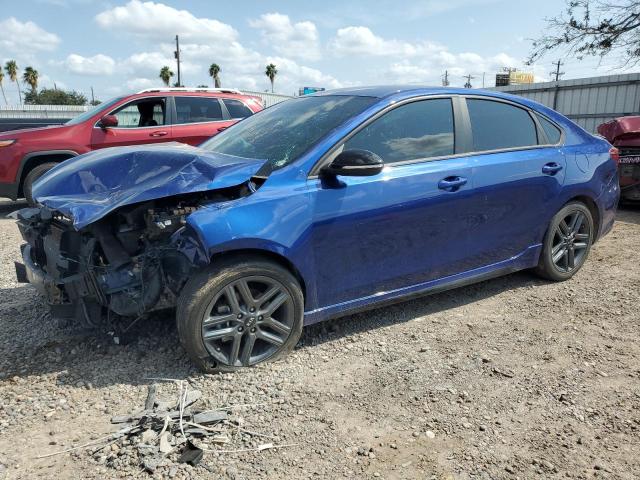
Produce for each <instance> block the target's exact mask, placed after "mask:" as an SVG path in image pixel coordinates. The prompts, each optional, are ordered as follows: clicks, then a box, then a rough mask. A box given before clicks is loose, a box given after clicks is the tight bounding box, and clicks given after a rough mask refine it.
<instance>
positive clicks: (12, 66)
mask: <svg viewBox="0 0 640 480" xmlns="http://www.w3.org/2000/svg"><path fill="white" fill-rule="evenodd" d="M4 69H5V71H6V72H7V75H9V79H10V80H11V81H12V82H16V86H17V87H18V98H19V99H20V103H22V93H20V85H19V84H18V64H17V63H16V61H15V60H8V61H7V63H5V65H4Z"/></svg>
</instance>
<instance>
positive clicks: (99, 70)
mask: <svg viewBox="0 0 640 480" xmlns="http://www.w3.org/2000/svg"><path fill="white" fill-rule="evenodd" d="M63 65H64V66H65V67H66V68H67V69H68V70H69V71H70V72H72V73H75V74H77V75H111V74H112V73H113V71H114V68H115V66H116V62H115V60H114V59H113V58H111V57H109V56H107V55H103V54H101V53H99V54H97V55H94V56H93V57H83V56H82V55H78V54H76V53H72V54H71V55H69V56H68V57H67V58H66V60H65V61H64V62H63Z"/></svg>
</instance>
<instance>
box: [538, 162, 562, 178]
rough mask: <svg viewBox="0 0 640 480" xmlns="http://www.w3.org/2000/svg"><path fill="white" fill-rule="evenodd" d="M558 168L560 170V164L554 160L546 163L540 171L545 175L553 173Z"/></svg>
mask: <svg viewBox="0 0 640 480" xmlns="http://www.w3.org/2000/svg"><path fill="white" fill-rule="evenodd" d="M560 170H562V165H559V164H557V163H556V162H551V163H547V164H546V165H545V166H544V167H542V173H544V174H545V175H555V174H556V173H558V172H559V171H560Z"/></svg>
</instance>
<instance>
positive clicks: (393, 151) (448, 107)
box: [344, 98, 455, 164]
mask: <svg viewBox="0 0 640 480" xmlns="http://www.w3.org/2000/svg"><path fill="white" fill-rule="evenodd" d="M453 132H454V125H453V107H452V104H451V99H449V98H437V99H433V100H421V101H418V102H412V103H408V104H406V105H402V106H400V107H398V108H396V109H394V110H391V111H390V112H388V113H385V114H384V115H382V116H381V117H380V118H378V119H376V120H374V121H373V122H372V123H370V124H369V125H367V126H366V127H364V128H363V129H362V130H360V131H359V132H358V133H356V134H355V135H354V136H353V137H351V138H350V139H349V140H347V142H346V143H345V145H344V149H345V150H351V149H362V150H369V151H371V152H374V153H376V154H377V155H379V156H380V157H381V158H382V160H384V162H385V163H387V164H389V163H396V162H403V161H407V160H417V159H421V158H430V157H442V156H446V155H453V153H454V150H455V148H454V134H453Z"/></svg>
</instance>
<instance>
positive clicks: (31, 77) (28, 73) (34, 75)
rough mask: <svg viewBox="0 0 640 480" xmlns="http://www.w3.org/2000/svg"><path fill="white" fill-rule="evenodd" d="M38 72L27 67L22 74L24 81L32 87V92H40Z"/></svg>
mask: <svg viewBox="0 0 640 480" xmlns="http://www.w3.org/2000/svg"><path fill="white" fill-rule="evenodd" d="M38 77H39V74H38V71H37V70H36V69H35V68H33V67H27V68H25V69H24V73H23V74H22V81H23V82H24V83H26V84H27V85H29V86H30V87H31V92H37V91H38Z"/></svg>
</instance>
